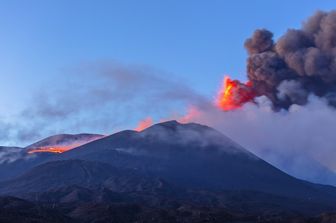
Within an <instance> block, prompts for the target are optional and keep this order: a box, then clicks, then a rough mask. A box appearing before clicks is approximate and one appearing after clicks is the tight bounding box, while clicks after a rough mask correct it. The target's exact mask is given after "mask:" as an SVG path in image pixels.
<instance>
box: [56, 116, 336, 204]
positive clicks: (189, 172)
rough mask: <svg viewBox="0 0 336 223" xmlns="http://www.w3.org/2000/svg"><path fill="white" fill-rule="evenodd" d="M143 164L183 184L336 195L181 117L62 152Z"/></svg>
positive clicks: (115, 162) (300, 195) (133, 165)
mask: <svg viewBox="0 0 336 223" xmlns="http://www.w3.org/2000/svg"><path fill="white" fill-rule="evenodd" d="M58 158H60V159H74V158H76V159H83V160H93V161H101V162H106V163H109V164H110V165H113V166H115V167H128V168H133V169H137V170H139V171H142V172H143V173H146V174H151V175H153V176H160V177H162V178H164V179H166V180H167V181H168V182H171V183H174V184H176V185H178V186H181V187H187V188H195V189H211V190H255V191H261V192H266V193H272V194H277V195H281V196H288V197H298V198H304V199H311V200H314V199H317V200H320V199H322V200H323V199H326V200H330V197H332V198H333V199H334V198H336V197H335V196H336V193H335V190H334V189H332V192H330V191H329V190H325V191H324V190H323V189H322V188H324V187H322V186H321V187H320V188H319V189H316V186H315V185H314V184H310V183H308V182H305V181H301V180H298V179H296V178H293V177H291V176H289V175H287V174H285V173H284V172H282V171H280V170H278V169H277V168H275V167H273V166H271V165H270V164H268V163H267V162H265V161H263V160H261V159H260V158H258V157H256V156H255V155H253V154H252V153H250V152H248V151H247V150H245V149H243V148H242V147H241V146H239V145H238V144H236V143H234V142H233V141H232V140H230V139H229V138H227V137H225V136H224V135H223V134H221V133H219V132H217V131H216V130H214V129H211V128H209V127H207V126H202V125H198V124H179V123H177V122H175V121H170V122H165V123H160V124H157V125H154V126H152V127H150V128H148V129H146V130H144V131H142V132H135V131H123V132H119V133H116V134H114V135H111V136H109V137H106V138H103V139H100V140H97V141H94V142H91V143H88V144H86V145H83V146H81V147H78V148H76V150H72V151H69V152H66V153H64V154H61V155H60V156H59V157H58Z"/></svg>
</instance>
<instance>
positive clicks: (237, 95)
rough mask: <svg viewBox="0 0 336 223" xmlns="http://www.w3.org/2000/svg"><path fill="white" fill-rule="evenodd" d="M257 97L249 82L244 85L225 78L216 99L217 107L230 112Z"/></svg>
mask: <svg viewBox="0 0 336 223" xmlns="http://www.w3.org/2000/svg"><path fill="white" fill-rule="evenodd" d="M255 96H256V94H255V92H254V90H253V88H252V82H250V81H248V82H247V83H246V84H243V83H241V82H239V81H238V80H231V79H230V77H228V76H225V78H224V82H223V86H222V88H221V90H220V92H219V94H218V97H217V99H216V105H217V106H218V107H219V108H220V109H222V110H224V111H229V110H233V109H236V108H239V107H241V106H242V105H243V104H245V103H246V102H249V101H252V100H253V98H254V97H255Z"/></svg>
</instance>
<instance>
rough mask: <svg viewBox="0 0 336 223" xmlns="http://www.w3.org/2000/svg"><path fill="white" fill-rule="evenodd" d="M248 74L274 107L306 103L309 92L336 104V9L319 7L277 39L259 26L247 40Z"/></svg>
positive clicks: (260, 92) (257, 92) (254, 86)
mask: <svg viewBox="0 0 336 223" xmlns="http://www.w3.org/2000/svg"><path fill="white" fill-rule="evenodd" d="M245 48H246V49H247V52H248V59H247V75H248V79H249V80H250V81H251V82H252V83H253V89H254V91H255V92H256V95H257V96H261V95H265V96H267V97H268V98H269V99H270V100H271V101H272V102H273V105H274V107H275V108H289V106H290V105H292V104H298V105H304V104H306V103H307V98H308V95H309V94H314V95H316V96H318V97H324V98H326V99H327V101H328V103H329V104H331V105H334V106H336V11H331V12H322V11H319V12H317V13H316V14H315V15H313V16H312V17H310V18H309V19H308V20H307V21H306V22H304V23H303V25H302V28H301V29H288V31H287V32H286V33H285V34H284V35H283V36H281V37H280V38H279V39H278V41H276V42H275V41H274V40H273V34H272V33H271V32H270V31H268V30H266V29H258V30H256V31H255V32H254V34H253V35H252V37H251V38H249V39H247V40H246V42H245Z"/></svg>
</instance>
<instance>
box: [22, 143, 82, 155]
mask: <svg viewBox="0 0 336 223" xmlns="http://www.w3.org/2000/svg"><path fill="white" fill-rule="evenodd" d="M77 146H78V145H70V146H45V147H39V148H33V149H30V150H29V151H28V153H29V154H32V153H64V152H66V151H68V150H71V149H73V148H75V147H77Z"/></svg>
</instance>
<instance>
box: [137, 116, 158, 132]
mask: <svg viewBox="0 0 336 223" xmlns="http://www.w3.org/2000/svg"><path fill="white" fill-rule="evenodd" d="M151 125H153V119H152V118H151V117H147V118H145V119H143V120H141V121H140V122H139V123H138V125H137V127H136V128H135V129H134V130H135V131H138V132H140V131H142V130H144V129H146V128H148V127H149V126H151Z"/></svg>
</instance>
